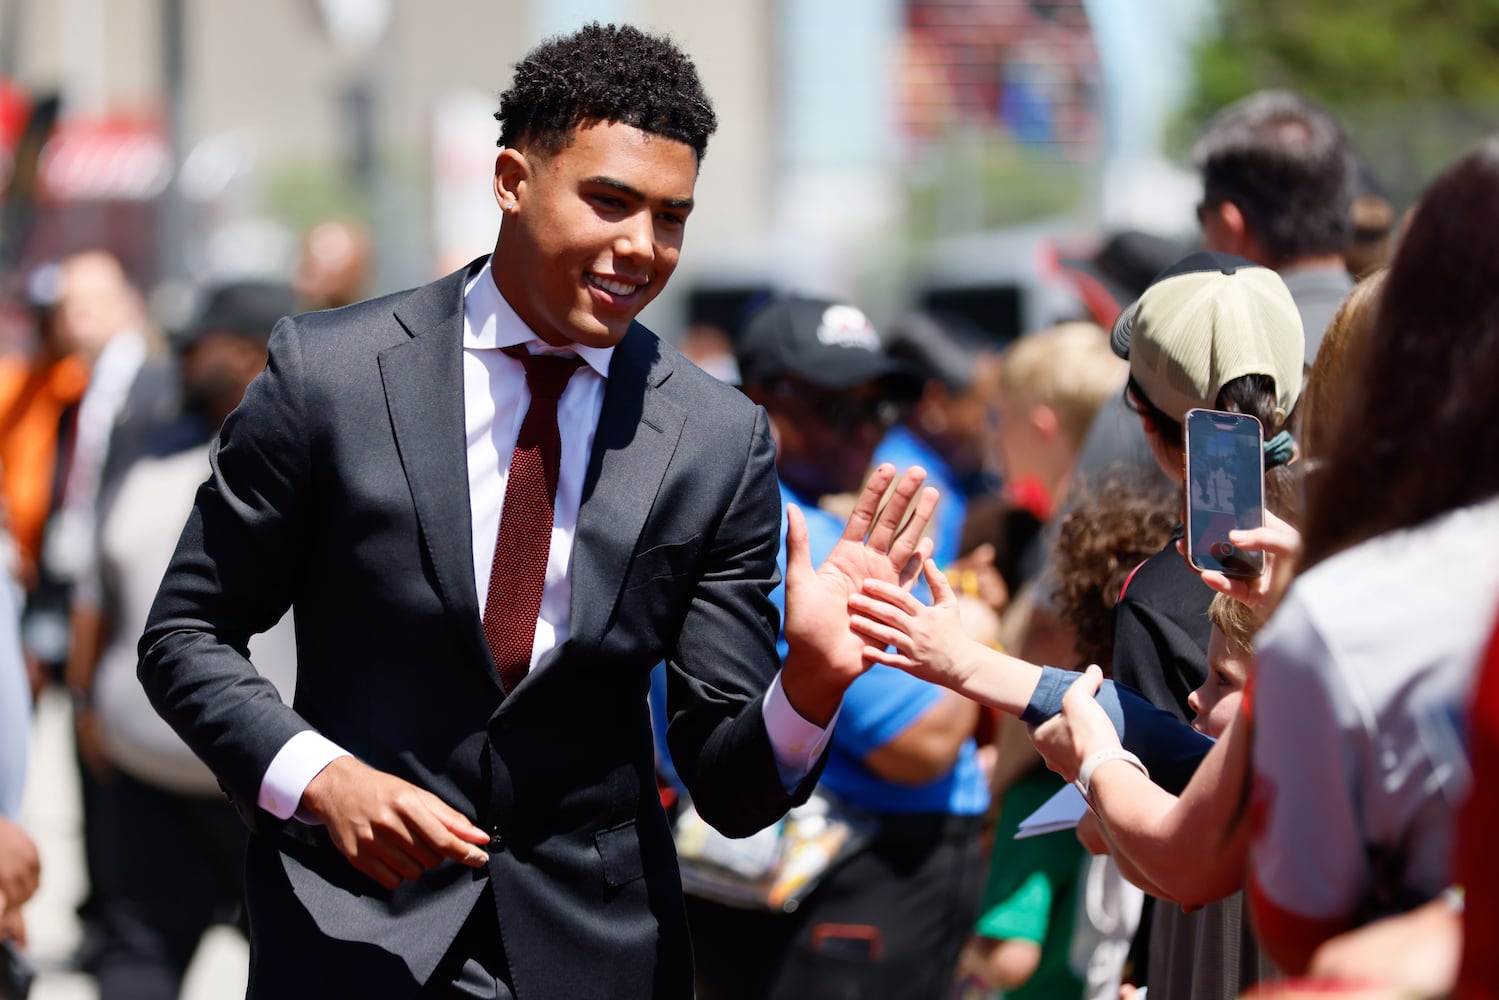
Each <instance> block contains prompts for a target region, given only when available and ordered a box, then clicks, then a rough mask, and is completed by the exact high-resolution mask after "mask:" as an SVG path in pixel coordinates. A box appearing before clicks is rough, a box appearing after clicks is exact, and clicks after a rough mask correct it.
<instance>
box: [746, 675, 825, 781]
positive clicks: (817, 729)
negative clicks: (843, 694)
mask: <svg viewBox="0 0 1499 1000" xmlns="http://www.w3.org/2000/svg"><path fill="white" fill-rule="evenodd" d="M762 710H763V711H764V714H765V731H766V733H767V734H768V735H769V736H770V748H771V750H772V751H774V752H775V757H776V770H777V771H779V772H780V775H781V784H782V785H783V786H784V787H785V789H786V791H788V792H789V791H792V790H793V789H795V788H796V786H797V785H800V784H801V783H802V779H804V778H805V777H806V776H807V775H808V774H810V773H811V772H812V766H813V765H814V764H816V763H817V758H819V757H821V756H822V751H823V749H824V748H825V747H826V746H827V745H828V737H830V736H832V735H833V727H834V726H836V725H837V724H838V716H839V715H840V714H841V713H842V712H843V706H841V705H840V706H839V707H838V711H837V712H834V713H833V720H832V721H831V722H829V723H828V725H827V728H826V729H824V728H823V727H821V726H818V725H815V724H813V723H811V722H808V721H807V720H806V719H804V718H802V717H801V714H800V713H799V712H797V710H796V709H794V708H792V707H791V702H789V701H787V700H786V692H785V690H784V689H783V688H782V687H781V675H780V674H779V673H777V674H776V676H775V680H773V681H771V682H770V687H769V688H768V689H766V692H765V701H764V702H763V703H762Z"/></svg>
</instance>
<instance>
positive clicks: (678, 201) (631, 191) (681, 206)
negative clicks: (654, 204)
mask: <svg viewBox="0 0 1499 1000" xmlns="http://www.w3.org/2000/svg"><path fill="white" fill-rule="evenodd" d="M584 183H585V184H601V185H603V186H604V187H609V188H613V189H614V190H616V191H618V192H620V193H621V194H626V195H629V196H630V197H631V198H634V199H635V200H636V201H649V200H650V199H649V198H647V197H646V195H645V192H644V191H641V190H640V189H639V188H636V187H633V186H631V185H629V184H626V183H625V182H624V181H621V180H616V179H615V178H613V177H604V176H598V177H589V178H587V179H586V180H585V181H584ZM663 204H665V205H666V207H667V208H675V209H678V210H680V211H684V212H690V211H692V206H693V205H694V204H695V202H694V201H693V200H692V199H691V198H667V199H666V201H665V202H664V203H663Z"/></svg>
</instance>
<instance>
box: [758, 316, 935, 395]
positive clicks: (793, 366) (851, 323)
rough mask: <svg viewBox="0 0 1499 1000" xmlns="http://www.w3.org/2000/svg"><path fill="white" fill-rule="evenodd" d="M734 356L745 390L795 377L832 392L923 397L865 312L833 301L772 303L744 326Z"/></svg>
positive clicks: (915, 378)
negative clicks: (867, 388)
mask: <svg viewBox="0 0 1499 1000" xmlns="http://www.w3.org/2000/svg"><path fill="white" fill-rule="evenodd" d="M735 351H736V354H737V355H738V361H739V374H740V376H741V378H742V379H743V382H744V384H745V385H750V384H753V383H756V382H761V383H763V382H769V381H771V380H773V379H775V378H778V377H780V376H783V375H791V376H794V377H795V378H798V379H801V380H802V381H803V382H807V383H809V384H811V385H814V386H817V387H818V388H821V389H829V390H832V391H841V390H845V389H852V388H854V387H856V386H860V385H863V384H864V383H866V382H879V383H881V385H882V387H883V388H884V389H885V391H886V392H887V393H888V394H889V395H890V396H892V397H894V398H896V399H901V400H905V399H914V398H916V397H917V396H919V395H920V394H921V378H920V377H919V376H918V375H917V373H916V372H915V371H914V370H913V369H912V368H910V367H909V366H908V365H907V364H906V363H905V362H903V361H900V360H897V359H896V358H892V357H891V356H890V355H888V354H887V353H885V348H884V345H883V343H881V341H880V335H879V333H878V332H876V331H875V328H874V324H873V323H871V322H870V321H869V318H868V317H867V316H865V315H864V311H863V310H862V309H860V308H858V307H857V306H852V305H848V304H846V303H842V302H835V301H833V300H831V299H820V298H810V297H804V296H785V297H782V298H778V299H773V300H772V301H770V302H769V303H767V304H766V305H764V306H762V307H761V308H760V309H759V311H757V312H756V313H754V315H752V316H751V317H750V318H749V320H748V321H747V322H746V323H745V326H744V330H743V331H742V332H741V333H740V335H739V341H738V343H737V345H736V347H735Z"/></svg>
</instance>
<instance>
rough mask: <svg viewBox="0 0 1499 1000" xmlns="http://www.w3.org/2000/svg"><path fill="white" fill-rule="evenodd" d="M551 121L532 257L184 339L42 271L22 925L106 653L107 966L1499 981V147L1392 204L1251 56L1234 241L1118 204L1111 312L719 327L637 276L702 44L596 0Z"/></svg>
mask: <svg viewBox="0 0 1499 1000" xmlns="http://www.w3.org/2000/svg"><path fill="white" fill-rule="evenodd" d="M496 118H497V120H498V121H499V122H500V141H499V145H500V152H499V155H498V157H497V160H496V168H495V181H494V188H495V195H496V199H497V203H498V205H499V207H500V210H501V213H502V221H501V224H500V229H499V232H498V234H497V236H496V242H495V247H494V250H493V252H492V253H491V254H488V255H486V256H485V257H482V258H480V259H478V260H476V261H474V262H473V263H472V264H471V265H469V266H468V267H466V268H463V269H461V270H460V271H458V272H456V273H454V274H452V275H449V276H447V277H444V278H441V279H439V280H437V281H436V282H434V283H432V284H430V285H427V286H424V287H422V288H419V289H415V290H412V291H409V292H402V293H397V294H395V295H391V296H386V297H384V298H378V299H373V300H367V301H361V293H362V289H360V288H359V286H360V284H361V282H362V278H361V277H360V276H361V275H362V274H363V273H364V272H363V266H365V265H367V251H368V246H367V243H366V242H365V241H364V239H363V236H362V234H360V233H358V232H357V231H356V230H354V229H351V228H350V227H349V226H347V224H341V223H330V224H327V225H325V226H323V227H320V228H319V229H317V230H314V231H313V232H312V233H310V234H309V238H308V240H307V243H306V246H305V249H304V261H303V264H302V266H301V267H299V269H298V272H297V281H296V282H295V283H293V282H292V281H290V280H289V281H288V282H286V283H273V282H234V283H228V284H224V285H220V286H217V287H214V288H212V289H210V290H208V291H207V292H206V294H205V296H204V298H203V303H202V307H201V308H200V310H199V311H198V314H197V317H196V319H195V320H194V322H193V323H192V324H190V326H189V327H188V328H186V329H184V330H179V331H172V332H171V336H169V337H164V336H162V335H161V334H159V333H157V332H156V331H153V330H152V329H151V328H150V324H149V323H148V322H147V320H146V314H145V311H144V309H143V308H142V306H141V299H140V296H139V295H138V293H136V292H135V290H134V289H133V288H132V286H131V284H130V282H129V279H128V277H127V276H126V274H125V273H124V271H123V269H122V268H121V267H120V265H119V263H118V261H116V260H115V259H114V258H112V257H111V256H109V254H108V253H106V252H103V251H99V250H90V251H87V252H82V253H78V254H74V255H71V256H69V257H67V258H65V259H63V260H61V261H59V262H57V263H56V264H55V265H48V266H46V267H42V268H38V269H37V270H36V271H35V272H34V273H33V274H32V275H31V277H30V280H29V282H28V285H27V288H28V295H29V304H30V307H31V308H32V310H33V316H34V318H35V321H36V330H37V336H36V343H35V345H34V350H33V351H31V352H29V353H28V354H27V355H26V356H24V357H22V356H16V357H13V358H7V359H0V495H3V497H4V504H5V513H6V527H7V531H8V535H9V538H10V539H11V541H12V551H13V556H12V563H13V566H14V579H15V586H14V587H13V588H4V587H0V598H3V599H4V600H10V601H13V602H14V607H12V608H0V939H3V940H5V941H7V942H8V943H9V944H8V947H9V949H10V954H11V955H13V956H14V955H16V954H19V951H18V948H19V947H20V946H23V945H24V941H25V930H24V919H25V904H26V901H27V899H28V898H29V897H30V896H31V895H32V894H33V893H34V892H35V890H36V887H37V884H38V879H39V878H45V877H46V872H41V871H39V864H38V860H37V857H38V855H37V852H36V849H35V845H34V844H32V843H31V841H30V839H29V838H28V836H27V834H26V832H25V831H24V830H22V829H21V828H20V827H19V826H18V825H17V823H16V817H17V810H18V807H19V801H20V790H21V779H22V777H23V776H24V770H25V758H26V752H27V746H26V738H25V733H26V732H27V711H28V706H29V703H30V700H31V698H33V697H34V696H35V695H36V693H37V692H38V691H39V690H40V689H41V688H42V687H43V686H45V685H49V684H54V685H61V686H64V687H65V688H66V689H67V691H68V692H69V693H70V694H71V696H72V704H73V717H74V720H75V722H76V735H77V741H76V746H77V756H78V763H79V770H80V775H81V778H82V788H83V818H84V824H85V828H84V833H85V837H84V840H85V845H86V861H87V868H88V884H89V894H88V897H87V898H86V899H85V900H84V901H83V902H82V904H81V906H80V917H81V919H82V922H83V925H84V927H85V936H84V944H83V946H82V948H81V949H80V953H79V955H78V956H77V961H78V962H79V964H80V965H81V966H82V967H83V968H84V969H86V970H87V971H88V972H90V973H91V974H92V975H94V976H95V977H96V978H97V981H98V984H99V989H100V995H101V996H102V997H104V998H105V1000H112V998H152V997H172V996H175V995H176V994H177V991H178V989H179V988H180V984H181V980H182V976H183V973H184V971H185V969H186V968H187V965H188V963H189V961H190V960H191V958H192V955H193V952H194V950H195V949H196V947H197V945H198V943H199V941H200V940H201V938H202V936H203V933H204V931H205V930H206V929H207V928H208V927H209V926H211V925H213V924H219V923H228V924H231V925H239V926H241V927H243V928H245V929H246V932H247V933H248V935H249V936H250V939H251V943H252V948H251V968H250V972H249V977H250V979H249V981H250V987H249V989H250V995H251V996H252V997H277V998H280V997H295V996H314V995H316V996H344V995H355V994H367V995H374V996H382V997H438V996H442V997H448V996H464V997H494V998H511V997H515V998H521V997H524V998H537V997H539V998H547V997H584V996H600V997H648V996H649V997H693V996H695V997H699V998H704V1000H716V998H743V1000H752V998H779V997H785V998H804V997H834V996H836V997H848V998H879V1000H887V998H889V1000H899V998H905V997H909V998H912V1000H990V998H994V997H1000V996H1003V997H1036V998H1059V1000H1066V998H1078V1000H1081V998H1089V1000H1094V998H1106V1000H1114V998H1116V997H1117V998H1121V1000H1122V998H1126V997H1130V996H1140V995H1148V996H1149V997H1150V998H1151V1000H1163V998H1165V1000H1172V998H1180V1000H1199V998H1216V997H1222V998H1225V1000H1228V998H1235V997H1242V996H1257V997H1284V998H1291V997H1300V996H1311V995H1316V996H1347V997H1397V996H1400V997H1404V996H1413V995H1415V996H1424V997H1444V996H1457V997H1462V998H1470V997H1471V998H1480V997H1488V996H1499V957H1496V955H1495V954H1494V953H1493V949H1492V948H1489V947H1487V946H1488V944H1489V942H1490V941H1492V940H1494V937H1493V933H1494V925H1495V923H1496V919H1499V905H1496V903H1495V896H1493V895H1492V893H1493V892H1494V891H1495V889H1494V884H1493V883H1494V882H1495V877H1494V868H1493V864H1492V862H1491V861H1490V860H1489V857H1490V852H1489V850H1488V846H1489V843H1488V838H1487V836H1486V835H1487V834H1488V833H1489V832H1490V831H1491V830H1492V829H1493V828H1494V827H1495V823H1496V820H1495V817H1496V815H1499V810H1496V809H1495V808H1494V807H1493V806H1492V805H1490V804H1489V800H1490V799H1491V798H1492V795H1491V794H1490V793H1492V792H1493V791H1494V788H1495V786H1494V782H1495V781H1496V780H1499V776H1496V771H1495V769H1496V766H1499V765H1496V761H1499V725H1496V723H1499V715H1496V711H1495V707H1496V704H1499V700H1496V699H1499V563H1496V561H1495V560H1493V559H1491V558H1489V553H1490V552H1491V551H1493V550H1494V549H1495V547H1496V542H1499V439H1496V438H1499V411H1496V406H1499V404H1496V402H1495V396H1494V394H1493V392H1492V391H1491V388H1490V386H1491V384H1492V382H1493V380H1494V379H1495V378H1496V377H1499V252H1496V253H1495V254H1490V253H1488V251H1486V250H1484V249H1483V248H1484V247H1486V246H1488V245H1490V244H1491V243H1493V242H1495V240H1496V239H1499V236H1496V235H1495V234H1496V233H1499V139H1490V140H1487V141H1486V142H1484V143H1482V144H1481V145H1479V146H1478V147H1477V148H1476V149H1475V150H1474V151H1473V152H1471V153H1470V154H1468V155H1467V156H1465V157H1463V158H1462V159H1460V160H1458V161H1457V162H1456V163H1454V164H1452V165H1451V166H1449V167H1448V168H1447V169H1446V170H1445V171H1444V172H1443V173H1442V174H1441V175H1440V176H1438V177H1437V178H1436V179H1435V180H1434V181H1433V182H1432V183H1431V185H1430V187H1429V188H1428V189H1427V190H1426V191H1425V192H1424V193H1423V194H1422V195H1421V197H1420V199H1419V201H1418V203H1417V204H1416V205H1415V206H1414V208H1413V210H1412V211H1411V213H1410V214H1409V216H1408V217H1407V219H1406V221H1405V223H1404V224H1403V226H1399V227H1397V226H1396V225H1395V213H1394V212H1393V211H1384V212H1383V213H1377V212H1373V211H1372V210H1371V208H1370V205H1369V202H1368V200H1367V199H1368V197H1369V194H1368V192H1369V185H1368V184H1367V183H1361V182H1360V180H1359V178H1360V176H1361V168H1360V167H1359V165H1358V164H1357V163H1356V162H1355V158H1354V155H1353V153H1352V151H1351V149H1350V146H1349V142H1348V139H1347V136H1346V135H1345V133H1344V130H1343V128H1342V126H1341V125H1340V123H1339V122H1338V121H1337V119H1336V118H1335V117H1334V116H1333V115H1331V114H1330V113H1329V112H1328V111H1326V110H1325V109H1323V108H1321V107H1319V106H1317V105H1315V104H1314V103H1312V102H1310V101H1307V100H1305V99H1303V98H1302V97H1299V96H1297V95H1295V94H1291V93H1287V92H1283V91H1266V92H1261V93H1257V94H1254V95H1251V96H1250V97H1247V98H1245V99H1243V100H1242V101H1240V102H1238V103H1236V104H1234V105H1231V106H1229V107H1227V108H1225V109H1224V110H1223V111H1222V112H1221V113H1220V114H1219V115H1218V116H1217V117H1215V118H1214V119H1213V120H1212V121H1211V122H1210V123H1209V125H1208V126H1207V127H1206V129H1205V131H1204V132H1203V134H1202V136H1201V137H1200V139H1199V141H1198V143H1197V146H1196V148H1195V150H1194V162H1195V165H1196V167H1197V170H1198V172H1199V174H1200V176H1201V183H1202V199H1201V202H1200V204H1199V206H1198V220H1199V222H1200V225H1201V233H1200V236H1201V239H1200V244H1199V246H1197V247H1190V248H1189V247H1176V246H1175V245H1174V244H1172V243H1170V242H1169V241H1164V240H1155V239H1151V238H1148V237H1146V238H1141V239H1134V240H1128V241H1117V240H1116V241H1111V242H1109V243H1106V244H1105V245H1104V247H1103V249H1101V250H1100V252H1099V253H1098V254H1097V255H1096V256H1095V257H1094V258H1093V259H1091V260H1090V261H1088V262H1086V266H1080V268H1081V269H1080V270H1079V273H1078V274H1077V275H1076V277H1077V281H1078V283H1079V296H1078V303H1079V306H1078V314H1077V316H1076V317H1074V318H1073V319H1071V320H1069V321H1067V322H1063V323H1060V324H1058V325H1056V326H1054V327H1050V328H1047V329H1041V330H1034V331H1029V332H1027V333H1026V334H1024V335H1023V336H1021V337H1020V338H1019V339H1017V340H1016V341H1014V342H1013V343H1012V344H1009V345H1008V346H1006V347H1004V348H1003V349H1000V348H999V347H998V346H996V345H995V344H994V343H993V342H992V341H989V340H986V338H985V337H984V336H983V335H982V334H981V333H980V332H978V331H977V330H975V329H973V328H971V327H969V326H967V325H965V324H964V323H963V322H962V321H960V320H958V319H957V318H955V317H952V316H946V315H941V314H927V313H920V314H912V315H909V316H905V317H903V318H901V319H900V320H899V321H897V322H895V323H893V324H892V325H890V326H889V328H888V329H883V330H879V329H876V326H875V325H874V324H873V323H872V322H871V321H870V319H869V318H868V316H867V315H866V314H865V312H864V311H863V310H862V309H861V308H860V307H859V304H858V303H856V302H850V301H846V300H841V299H837V298H829V297H825V296H819V295H818V294H816V290H787V292H786V293H785V294H778V295H776V296H774V297H772V298H770V299H769V300H768V301H762V302H756V303H754V304H753V305H752V306H751V307H750V308H749V309H748V310H747V311H746V314H745V316H744V317H743V322H742V323H741V324H739V325H738V327H737V328H735V329H733V330H727V331H723V333H724V336H723V337H722V338H721V339H720V340H719V341H717V343H718V344H719V345H720V348H721V349H724V350H729V351H731V352H732V359H716V360H715V359H702V360H703V364H702V366H701V367H699V366H698V365H695V364H693V363H691V362H689V361H688V360H687V359H686V358H685V357H684V356H683V355H682V354H681V353H679V352H678V351H677V350H676V349H675V348H674V347H672V346H670V345H669V344H667V343H666V342H664V341H662V340H658V339H657V338H656V337H655V336H654V335H652V334H651V333H650V332H649V331H647V330H646V329H645V328H644V327H642V326H640V325H639V324H638V323H636V322H635V317H636V315H637V314H638V313H639V312H640V310H641V309H643V308H644V307H645V306H646V305H647V304H648V303H649V302H650V301H651V300H652V299H653V298H654V297H655V296H656V295H657V294H658V293H659V292H660V290H661V287H662V286H664V285H665V283H666V282H667V280H668V279H669V278H670V276H671V274H672V271H673V269H674V268H675V266H676V263H677V260H678V256H679V254H680V253H681V252H682V243H683V232H684V229H685V227H686V224H687V218H688V215H689V213H690V212H691V210H692V206H693V194H694V186H695V182H696V178H697V174H698V169H699V166H700V164H701V163H702V160H703V157H704V156H705V154H706V150H707V146H708V140H709V138H710V137H711V135H712V134H713V132H714V130H715V128H716V120H715V118H714V113H713V111H712V107H711V104H710V103H709V102H708V100H707V97H706V95H704V94H703V93H702V90H701V87H700V84H699V82H698V79H697V74H696V71H695V70H694V68H693V66H692V63H691V61H690V59H689V58H688V57H687V56H686V55H685V54H684V53H682V52H681V51H680V50H679V49H677V48H676V46H675V45H674V44H673V43H671V42H670V41H669V40H668V39H665V38H662V37H660V36H654V35H649V34H646V33H643V32H640V31H637V30H635V29H633V28H628V27H624V28H621V27H615V26H612V25H611V26H599V25H592V26H589V27H587V28H584V29H582V30H580V31H579V32H577V33H575V34H573V35H569V36H563V37H559V38H555V39H552V40H549V41H548V42H546V43H543V44H542V45H540V46H538V47H537V48H536V49H534V50H532V52H530V53H529V54H528V55H527V56H526V58H525V59H524V60H523V61H522V62H521V63H520V64H519V65H518V66H517V69H516V74H515V78H514V82H513V84H512V86H511V87H510V89H508V90H507V91H506V92H505V93H504V94H503V95H502V97H501V101H500V109H499V111H498V112H497V114H496ZM1367 174H1368V170H1367V168H1366V167H1365V168H1362V176H1367ZM1385 208H1386V209H1388V208H1389V206H1388V205H1386V206H1385ZM1376 216H1378V218H1379V219H1382V220H1383V221H1382V223H1381V225H1375V224H1374V223H1373V222H1371V221H1370V220H1371V219H1373V218H1375V217H1376ZM1381 226H1382V227H1383V228H1382V231H1380V232H1373V231H1372V229H1381ZM1496 250H1499V248H1496ZM1121 253H1127V254H1129V255H1130V259H1128V260H1126V261H1124V262H1123V263H1122V264H1121V262H1120V261H1119V259H1118V257H1117V256H1116V255H1117V254H1121ZM348 254H355V255H357V256H355V257H354V258H353V259H350V258H349V257H348V256H347V255H348ZM1194 409H1209V410H1218V411H1231V412H1234V413H1237V414H1243V415H1247V416H1248V417H1252V418H1253V419H1254V421H1256V422H1257V423H1258V425H1259V427H1260V430H1261V437H1262V440H1263V451H1264V455H1263V461H1262V465H1263V468H1264V483H1263V497H1264V503H1263V518H1262V523H1261V524H1260V526H1258V527H1248V528H1242V529H1239V530H1236V531H1235V532H1233V533H1232V534H1230V535H1229V541H1230V542H1231V545H1232V546H1233V547H1236V548H1237V549H1238V550H1239V551H1242V552H1246V553H1257V554H1259V557H1260V559H1261V560H1262V564H1263V571H1262V572H1259V573H1256V574H1251V575H1227V574H1225V573H1223V572H1218V571H1214V570H1201V569H1199V568H1198V567H1197V566H1195V565H1193V564H1192V563H1191V562H1190V561H1189V560H1188V559H1187V558H1186V557H1185V556H1186V547H1187V546H1186V542H1187V539H1185V537H1184V531H1183V526H1182V510H1183V495H1184V494H1183V480H1184V471H1183V470H1184V457H1185V449H1186V440H1185V436H1184V423H1185V422H1186V417H1187V414H1188V412H1189V411H1191V410H1194ZM0 603H3V602H0ZM226 794H227V796H228V799H229V801H228V802H226V801H225V795H226ZM1068 810H1070V812H1069V811H1068ZM1048 812H1054V813H1059V814H1062V815H1063V818H1062V819H1061V820H1059V821H1057V822H1055V823H1053V824H1051V826H1052V829H1050V830H1049V831H1048V832H1041V833H1033V832H1032V831H1030V830H1029V829H1028V828H1027V827H1028V825H1029V824H1028V823H1027V822H1026V821H1027V820H1029V819H1031V818H1032V815H1033V814H1038V815H1040V814H1045V813H1048ZM5 961H12V962H13V963H14V964H13V965H12V967H18V965H19V963H18V962H15V960H14V959H10V960H6V959H0V963H3V962H5ZM0 967H4V966H3V965H0ZM6 989H7V986H6V984H5V979H4V977H3V976H0V997H4V996H6V992H5V991H6ZM1147 991H1148V993H1147Z"/></svg>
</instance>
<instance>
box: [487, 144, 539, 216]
mask: <svg viewBox="0 0 1499 1000" xmlns="http://www.w3.org/2000/svg"><path fill="white" fill-rule="evenodd" d="M530 179H531V162H530V160H528V159H527V158H526V154H525V153H523V152H521V151H520V150H518V149H516V148H514V147H512V146H506V147H505V148H504V149H502V150H500V152H499V155H497V156H496V157H495V158H494V200H495V204H497V205H499V206H500V208H501V210H503V211H510V210H511V209H513V208H515V207H517V206H519V205H520V203H521V198H522V197H523V196H524V195H525V188H526V184H527V182H528V181H529V180H530Z"/></svg>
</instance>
